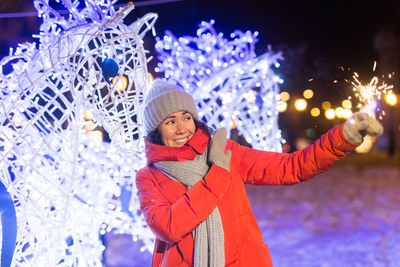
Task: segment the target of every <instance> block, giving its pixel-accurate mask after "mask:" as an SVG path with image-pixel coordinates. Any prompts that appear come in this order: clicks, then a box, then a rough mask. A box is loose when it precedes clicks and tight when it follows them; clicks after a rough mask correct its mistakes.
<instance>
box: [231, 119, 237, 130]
mask: <svg viewBox="0 0 400 267" xmlns="http://www.w3.org/2000/svg"><path fill="white" fill-rule="evenodd" d="M230 125H231V128H232V129H236V127H237V126H236V123H235V121H234V120H231V123H230Z"/></svg>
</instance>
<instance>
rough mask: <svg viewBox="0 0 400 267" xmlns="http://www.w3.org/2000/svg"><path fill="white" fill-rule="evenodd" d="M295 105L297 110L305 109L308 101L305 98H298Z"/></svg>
mask: <svg viewBox="0 0 400 267" xmlns="http://www.w3.org/2000/svg"><path fill="white" fill-rule="evenodd" d="M294 107H295V108H296V110H297V111H304V110H306V108H307V101H306V100H305V99H303V98H299V99H296V101H295V102H294Z"/></svg>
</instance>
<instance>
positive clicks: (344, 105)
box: [342, 99, 351, 109]
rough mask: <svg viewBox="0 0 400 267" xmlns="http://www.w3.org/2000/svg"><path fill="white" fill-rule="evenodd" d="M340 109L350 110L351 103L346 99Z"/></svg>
mask: <svg viewBox="0 0 400 267" xmlns="http://www.w3.org/2000/svg"><path fill="white" fill-rule="evenodd" d="M342 107H344V108H347V109H349V108H351V101H350V100H348V99H345V100H343V101H342Z"/></svg>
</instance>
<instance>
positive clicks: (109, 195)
mask: <svg viewBox="0 0 400 267" xmlns="http://www.w3.org/2000/svg"><path fill="white" fill-rule="evenodd" d="M56 2H61V3H62V4H63V5H64V6H65V7H66V8H67V9H68V11H69V12H70V14H69V15H68V16H65V15H61V14H60V13H59V11H56V10H54V9H53V8H52V7H51V5H50V3H49V0H34V5H35V7H36V9H37V10H38V13H39V17H42V19H43V23H42V25H41V27H40V33H39V34H38V35H36V37H37V38H38V40H39V47H38V48H36V46H35V44H34V43H24V44H20V45H19V46H18V47H17V49H16V50H15V51H13V50H10V54H9V56H7V57H5V58H3V59H2V60H1V61H0V94H1V100H0V179H1V182H2V183H3V184H4V185H5V187H6V188H7V191H8V193H9V194H10V195H11V196H12V199H13V201H14V204H15V210H16V217H17V226H18V228H17V230H18V232H17V245H16V249H15V252H14V258H13V265H14V266H102V253H103V250H104V246H103V244H102V242H101V240H100V238H99V237H100V235H101V234H104V233H105V232H107V231H111V230H114V229H115V230H116V231H118V232H123V233H130V234H132V235H133V238H134V239H141V240H142V241H143V242H144V247H143V250H146V249H148V250H151V248H152V245H153V240H154V236H153V234H152V233H151V232H150V231H149V229H148V227H147V225H146V223H145V221H144V219H143V217H142V216H141V215H140V212H139V206H138V203H137V199H136V188H135V186H133V185H132V184H133V181H134V177H135V175H136V171H137V170H138V169H140V167H142V166H144V165H145V156H144V153H143V136H142V133H143V131H142V130H141V122H140V117H139V116H137V115H138V112H140V104H141V101H142V99H143V95H144V92H145V90H146V88H147V86H148V82H149V74H148V71H147V62H148V60H149V58H147V56H146V52H147V51H146V50H145V49H144V47H143V37H144V35H145V34H146V32H147V31H148V30H152V29H153V25H154V23H155V20H156V18H157V15H156V14H153V13H149V14H147V15H145V16H144V17H142V18H140V19H138V20H137V21H135V22H134V23H132V24H130V25H125V24H124V23H123V19H124V17H125V16H126V15H127V14H128V13H130V12H131V11H132V9H133V5H132V4H128V5H127V6H126V7H125V8H123V9H122V8H121V9H120V10H118V11H116V10H115V9H114V7H113V4H114V3H115V2H116V1H111V0H96V1H94V0H85V1H84V4H85V7H84V8H81V6H79V5H80V4H83V3H80V1H78V0H75V1H74V0H60V1H56ZM78 6H79V8H78ZM85 110H91V111H93V114H94V121H95V125H101V126H103V127H104V128H105V130H106V131H107V132H108V133H109V135H110V138H111V140H112V144H109V143H105V142H95V141H94V140H92V139H90V138H89V137H88V136H87V135H86V133H85V130H84V126H85V120H84V116H83V114H84V111H85ZM121 194H132V196H133V197H132V199H131V203H130V205H129V203H128V204H127V205H125V206H124V204H123V203H122V202H121V201H120V196H121ZM128 206H129V207H130V210H128Z"/></svg>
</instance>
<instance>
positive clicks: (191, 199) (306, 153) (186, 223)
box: [136, 79, 382, 267]
mask: <svg viewBox="0 0 400 267" xmlns="http://www.w3.org/2000/svg"><path fill="white" fill-rule="evenodd" d="M143 115H144V116H143V119H144V126H145V130H146V132H147V134H148V135H147V136H146V157H147V160H148V161H147V163H148V165H147V166H146V167H144V168H142V169H141V170H139V171H138V172H137V175H136V187H137V189H138V197H139V202H140V209H141V211H142V212H143V215H144V217H145V219H146V222H147V224H148V225H149V228H150V229H151V230H152V231H153V233H154V234H155V235H156V241H155V246H154V253H153V258H152V266H182V267H183V266H185V267H189V266H194V267H201V266H210V267H223V266H227V265H235V266H260V267H261V266H264V267H271V266H272V262H271V257H270V255H269V250H268V246H267V245H266V244H264V242H263V237H262V233H261V230H260V228H259V226H258V224H257V221H256V219H255V217H254V215H253V212H252V210H251V207H250V204H249V201H248V198H247V194H246V190H245V187H244V185H245V184H254V185H290V184H296V183H300V182H303V181H307V180H309V179H311V178H312V177H313V176H314V175H316V174H318V173H320V172H323V171H326V170H328V169H329V168H330V167H331V166H332V164H333V163H334V162H335V161H337V160H339V159H341V158H343V157H345V155H346V152H349V151H351V150H353V149H354V148H355V147H357V146H358V145H359V144H360V143H361V141H362V139H363V136H364V135H365V134H369V135H375V136H377V135H379V134H381V133H382V127H381V126H380V125H379V123H378V122H377V121H376V120H374V119H372V118H370V117H369V116H368V115H367V114H365V113H355V114H354V115H353V117H352V118H351V119H349V120H348V121H347V122H346V123H345V124H342V125H340V126H338V127H335V128H333V129H331V130H330V131H328V132H327V133H326V134H324V135H323V136H321V138H320V139H319V140H317V141H316V142H315V143H314V144H313V145H310V146H308V147H307V148H305V149H302V150H299V151H296V152H294V153H291V154H287V153H278V152H269V151H261V150H256V149H251V148H248V147H244V146H240V145H239V144H238V143H235V142H234V141H232V140H229V139H226V136H227V131H226V129H218V130H216V131H215V133H214V134H213V135H212V136H211V134H210V133H209V132H208V131H207V127H205V126H204V124H203V123H201V122H199V121H198V117H199V116H198V114H197V110H196V105H195V102H194V99H193V98H192V97H191V96H190V95H189V94H188V93H187V92H185V91H184V90H183V89H181V88H180V87H178V86H177V85H174V84H171V83H169V82H166V81H164V80H158V79H157V80H155V81H154V82H153V84H152V86H151V88H150V89H149V91H148V93H147V96H146V97H145V101H144V113H143Z"/></svg>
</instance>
